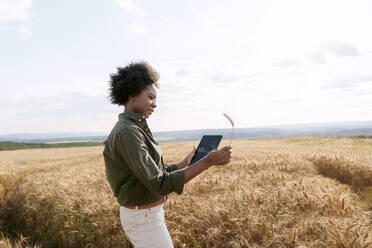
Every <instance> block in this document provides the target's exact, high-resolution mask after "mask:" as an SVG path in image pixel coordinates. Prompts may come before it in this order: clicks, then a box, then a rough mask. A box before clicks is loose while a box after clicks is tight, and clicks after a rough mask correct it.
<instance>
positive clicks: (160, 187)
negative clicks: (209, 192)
mask: <svg viewBox="0 0 372 248" xmlns="http://www.w3.org/2000/svg"><path fill="white" fill-rule="evenodd" d="M103 157H104V161H105V169H106V178H107V180H108V182H109V184H110V186H111V189H112V192H113V193H114V195H115V197H116V198H117V201H118V203H119V204H120V205H121V206H124V205H132V206H136V205H145V204H149V203H152V202H155V201H158V200H160V199H161V198H162V196H164V195H167V194H169V193H171V192H173V191H175V192H176V193H177V194H181V193H182V191H183V185H184V171H183V170H177V166H176V165H175V164H172V165H169V166H166V165H164V161H163V156H162V151H161V148H160V146H159V143H158V142H156V141H155V139H154V138H153V136H152V133H151V131H150V129H149V127H148V125H147V122H146V118H145V116H144V115H142V114H138V113H131V112H124V113H121V114H119V121H118V122H117V123H116V124H115V126H114V128H113V129H112V130H111V133H110V135H109V136H108V137H107V140H106V141H105V148H104V151H103Z"/></svg>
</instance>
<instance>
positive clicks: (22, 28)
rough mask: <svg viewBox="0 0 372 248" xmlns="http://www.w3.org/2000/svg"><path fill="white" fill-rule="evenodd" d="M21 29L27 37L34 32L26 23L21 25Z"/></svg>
mask: <svg viewBox="0 0 372 248" xmlns="http://www.w3.org/2000/svg"><path fill="white" fill-rule="evenodd" d="M20 31H21V33H23V35H24V36H25V37H26V38H31V36H32V33H31V31H30V30H29V29H28V28H27V27H26V26H25V25H22V26H21V28H20Z"/></svg>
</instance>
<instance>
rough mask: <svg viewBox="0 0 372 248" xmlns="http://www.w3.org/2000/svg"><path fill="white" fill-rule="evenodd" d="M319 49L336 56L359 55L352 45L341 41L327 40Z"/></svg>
mask: <svg viewBox="0 0 372 248" xmlns="http://www.w3.org/2000/svg"><path fill="white" fill-rule="evenodd" d="M321 50H323V51H328V52H331V53H333V54H334V55H335V56H336V57H344V56H358V55H360V53H359V51H358V49H357V48H356V47H355V46H354V45H352V44H349V43H346V42H342V41H333V42H327V43H325V44H323V45H322V46H321Z"/></svg>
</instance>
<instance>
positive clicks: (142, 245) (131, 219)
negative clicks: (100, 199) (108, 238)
mask: <svg viewBox="0 0 372 248" xmlns="http://www.w3.org/2000/svg"><path fill="white" fill-rule="evenodd" d="M163 206H164V204H160V205H158V206H155V207H152V208H146V209H129V208H125V207H122V206H120V221H121V225H122V226H123V229H124V232H125V234H126V235H127V236H128V238H129V240H130V242H131V243H132V244H133V246H134V248H156V247H159V248H173V243H172V239H171V237H170V235H169V232H168V229H167V226H166V225H165V220H164V208H163Z"/></svg>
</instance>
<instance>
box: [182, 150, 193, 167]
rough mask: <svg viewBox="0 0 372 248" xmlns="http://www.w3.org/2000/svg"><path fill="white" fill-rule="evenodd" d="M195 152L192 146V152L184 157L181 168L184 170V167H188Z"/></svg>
mask: <svg viewBox="0 0 372 248" xmlns="http://www.w3.org/2000/svg"><path fill="white" fill-rule="evenodd" d="M195 152H196V148H195V146H194V148H193V149H192V152H190V153H189V154H188V155H187V156H186V158H185V159H184V160H183V163H184V166H183V168H185V167H187V166H189V165H190V162H191V159H192V158H193V157H194V155H195Z"/></svg>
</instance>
